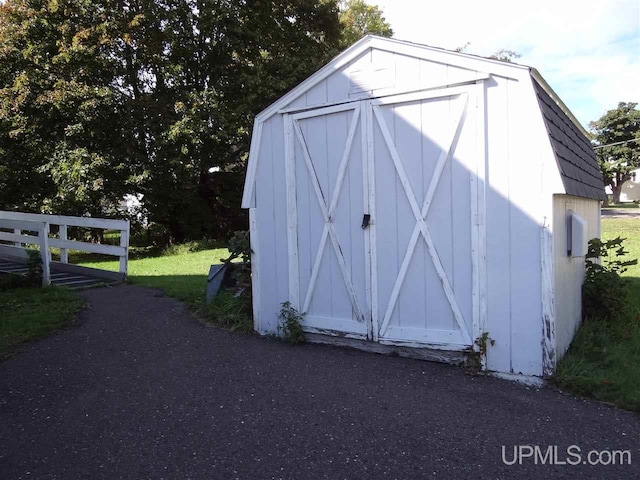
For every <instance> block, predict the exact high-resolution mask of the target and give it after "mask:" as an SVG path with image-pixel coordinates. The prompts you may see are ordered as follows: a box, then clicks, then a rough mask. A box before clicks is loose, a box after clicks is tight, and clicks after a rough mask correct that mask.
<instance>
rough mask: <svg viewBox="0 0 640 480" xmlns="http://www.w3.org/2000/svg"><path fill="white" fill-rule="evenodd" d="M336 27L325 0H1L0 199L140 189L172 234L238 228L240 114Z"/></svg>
mask: <svg viewBox="0 0 640 480" xmlns="http://www.w3.org/2000/svg"><path fill="white" fill-rule="evenodd" d="M342 38H343V36H342V28H341V25H340V22H339V19H338V6H337V4H336V1H335V0H271V1H262V0H244V1H231V0H96V1H89V0H7V1H6V2H5V3H4V4H2V5H0V208H15V209H21V210H39V211H50V212H58V213H62V212H64V213H67V214H91V215H108V214H110V213H111V212H112V211H113V209H114V208H115V207H116V206H117V204H118V202H119V201H120V199H121V198H122V196H123V195H124V194H125V193H141V194H143V205H144V208H145V209H146V213H147V215H148V218H149V220H150V221H151V222H154V223H157V224H160V225H163V226H164V227H166V228H168V230H169V232H170V234H171V236H172V237H173V239H175V240H183V239H185V238H187V237H201V236H203V235H216V233H218V232H220V231H233V230H237V229H240V228H242V225H239V224H233V225H231V224H230V223H233V222H234V221H236V222H237V218H238V214H239V213H240V212H239V210H238V209H237V207H238V201H239V196H238V192H239V190H240V180H239V179H240V178H241V176H242V170H243V168H244V165H245V162H246V158H247V151H248V143H249V136H250V127H251V124H252V121H253V116H254V115H255V113H257V112H258V111H260V110H261V109H263V108H264V107H266V106H267V105H268V104H269V103H271V102H272V101H273V100H275V99H276V98H278V97H279V96H280V95H282V94H283V93H284V92H285V91H287V90H288V89H290V88H291V87H292V86H293V85H295V84H296V83H298V82H300V81H301V80H303V79H304V78H306V77H307V76H308V75H309V74H310V73H311V72H313V71H314V70H316V69H317V68H318V67H319V66H321V65H322V64H323V63H325V62H326V61H327V60H328V59H329V58H330V57H331V56H333V55H334V54H335V53H336V52H337V50H338V49H339V47H340V42H341V41H342ZM212 167H217V169H216V170H219V171H220V172H219V173H220V175H223V176H224V178H225V181H224V182H222V181H220V180H219V178H217V177H216V175H218V174H217V173H210V170H211V169H212ZM234 182H235V184H234ZM236 197H237V198H236ZM225 209H226V210H225ZM230 211H233V213H232V214H231V213H228V212H230ZM225 212H226V213H225ZM240 223H242V222H240Z"/></svg>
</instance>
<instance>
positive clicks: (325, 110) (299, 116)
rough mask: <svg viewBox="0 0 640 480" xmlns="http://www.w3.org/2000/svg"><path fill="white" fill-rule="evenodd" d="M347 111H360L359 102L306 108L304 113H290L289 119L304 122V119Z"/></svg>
mask: <svg viewBox="0 0 640 480" xmlns="http://www.w3.org/2000/svg"><path fill="white" fill-rule="evenodd" d="M347 110H360V102H349V103H337V104H334V105H327V106H325V107H318V108H314V109H310V108H309V107H306V109H305V111H303V112H299V113H292V114H291V117H293V119H294V120H304V119H306V118H314V117H322V116H324V115H331V114H332V113H340V112H346V111H347Z"/></svg>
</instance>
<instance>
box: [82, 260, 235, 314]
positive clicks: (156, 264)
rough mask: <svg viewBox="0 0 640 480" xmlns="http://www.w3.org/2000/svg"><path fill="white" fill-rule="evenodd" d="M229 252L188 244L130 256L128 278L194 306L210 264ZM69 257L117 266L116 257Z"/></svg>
mask: <svg viewBox="0 0 640 480" xmlns="http://www.w3.org/2000/svg"><path fill="white" fill-rule="evenodd" d="M196 250H197V249H196ZM228 256H229V252H228V250H227V249H226V248H217V249H211V250H201V251H191V249H190V248H188V247H183V248H179V247H172V250H171V251H170V253H169V254H162V255H159V254H157V252H152V256H141V257H139V258H132V259H130V260H129V275H128V281H129V282H130V283H133V284H135V285H143V286H146V287H152V288H159V289H161V290H162V291H163V292H165V293H166V294H167V295H169V296H170V297H174V298H177V299H178V300H182V301H184V302H186V303H188V304H190V305H192V306H197V305H198V304H201V303H202V302H203V300H204V294H205V288H206V285H207V275H208V274H209V267H210V266H211V264H214V263H220V259H221V258H226V257H228ZM70 260H71V261H72V262H73V263H78V264H80V265H84V266H87V267H93V268H101V269H105V270H112V271H117V270H118V261H117V260H100V259H98V257H96V256H90V257H89V256H82V257H80V256H75V257H73V256H72V257H71V258H70Z"/></svg>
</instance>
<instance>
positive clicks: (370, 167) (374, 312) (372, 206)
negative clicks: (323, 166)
mask: <svg viewBox="0 0 640 480" xmlns="http://www.w3.org/2000/svg"><path fill="white" fill-rule="evenodd" d="M372 109H373V107H372V105H371V102H370V101H365V102H364V120H363V130H364V136H365V137H366V139H365V140H366V148H365V149H364V150H363V155H365V158H363V163H366V165H367V170H366V173H367V178H366V179H365V180H366V182H367V188H368V193H367V192H365V195H368V199H367V205H368V208H369V210H368V211H369V215H371V219H370V222H369V228H368V242H369V252H370V253H369V258H368V259H367V260H366V261H365V264H366V265H368V268H369V279H370V289H371V293H370V298H371V303H370V304H369V306H370V308H371V338H372V339H373V341H376V342H377V341H378V337H379V335H380V318H379V306H378V239H377V230H378V226H377V217H376V169H375V151H374V146H373V110H372ZM363 142H364V141H363ZM365 152H366V153H365ZM365 238H367V235H365Z"/></svg>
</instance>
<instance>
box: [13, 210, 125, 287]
mask: <svg viewBox="0 0 640 480" xmlns="http://www.w3.org/2000/svg"><path fill="white" fill-rule="evenodd" d="M51 225H57V226H58V238H53V237H50V236H49V234H50V230H51V228H50V227H51ZM68 227H82V228H99V229H104V230H117V231H119V232H120V245H103V244H99V243H89V242H79V241H75V240H68V239H67V229H68ZM0 229H2V230H13V232H6V231H0V240H4V241H8V242H13V246H11V245H1V244H0V255H7V256H13V257H20V258H25V257H27V253H26V249H25V248H23V246H24V245H38V246H39V248H40V255H41V257H42V270H43V278H42V283H43V284H44V285H49V284H50V283H51V265H52V263H54V264H56V265H58V266H60V267H63V266H67V265H68V263H69V253H68V251H69V250H79V251H81V252H89V253H99V254H103V255H112V256H115V257H118V258H119V260H120V265H119V273H118V274H116V275H117V276H118V278H119V279H122V280H124V278H126V275H127V263H128V259H129V221H128V220H111V219H106V218H92V217H69V216H63V215H43V214H37V213H20V212H7V211H2V210H0ZM29 232H31V233H29ZM50 248H59V249H60V261H59V262H52V261H51V252H50V250H49V249H50ZM45 252H46V253H45ZM70 268H71V269H73V270H74V271H78V269H82V268H83V267H78V266H72V265H68V266H67V267H64V268H61V269H65V270H67V271H68V270H69V269H70ZM88 270H91V271H92V272H93V273H94V274H95V272H96V269H88ZM104 273H105V274H106V278H114V276H113V274H112V272H104Z"/></svg>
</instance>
